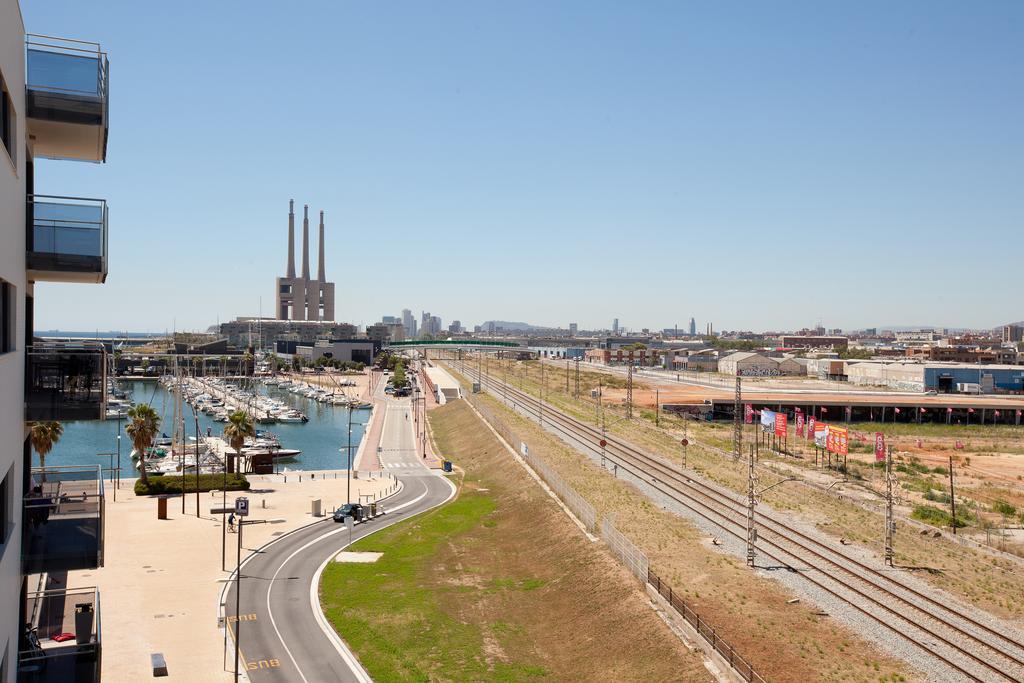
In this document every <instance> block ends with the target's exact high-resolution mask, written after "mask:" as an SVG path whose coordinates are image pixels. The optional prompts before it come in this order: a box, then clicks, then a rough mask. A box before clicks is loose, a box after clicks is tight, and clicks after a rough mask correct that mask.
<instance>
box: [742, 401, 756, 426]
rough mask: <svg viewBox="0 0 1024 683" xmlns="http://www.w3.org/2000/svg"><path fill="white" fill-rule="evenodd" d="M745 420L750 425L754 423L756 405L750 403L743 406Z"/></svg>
mask: <svg viewBox="0 0 1024 683" xmlns="http://www.w3.org/2000/svg"><path fill="white" fill-rule="evenodd" d="M743 421H744V422H746V423H747V424H748V425H749V424H753V423H754V406H752V405H751V404H749V403H747V404H746V405H744V406H743Z"/></svg>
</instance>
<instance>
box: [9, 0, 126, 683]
mask: <svg viewBox="0 0 1024 683" xmlns="http://www.w3.org/2000/svg"><path fill="white" fill-rule="evenodd" d="M109 74H110V71H109V63H108V59H107V54H106V52H104V51H103V49H102V47H101V46H100V45H99V44H98V43H90V42H83V41H79V40H69V39H64V38H55V37H52V36H36V35H26V33H25V25H24V21H23V19H22V16H21V9H20V7H19V6H18V3H17V2H16V1H15V0H4V2H0V232H2V239H3V245H4V248H3V249H2V250H0V439H2V440H3V441H2V443H0V615H3V618H2V620H0V648H2V649H0V683H13V682H14V681H17V680H24V681H80V682H83V683H93V682H95V681H99V680H100V660H101V649H102V642H101V641H102V638H101V633H100V596H99V591H98V589H97V588H95V587H94V586H90V585H89V584H88V580H87V579H83V578H82V575H81V574H78V573H77V572H76V570H86V569H89V570H92V569H97V568H99V567H102V566H103V556H104V547H103V544H104V540H103V539H104V531H103V529H104V513H103V510H104V493H103V476H102V475H101V473H100V466H99V465H98V464H97V465H95V466H81V467H61V466H60V465H59V463H56V462H53V461H51V462H50V463H49V464H48V465H47V467H46V468H45V469H43V468H33V467H32V462H33V461H32V446H31V441H30V439H29V434H30V428H31V425H32V424H33V423H37V422H38V423H46V422H50V421H59V422H65V421H68V420H101V419H103V418H104V416H105V408H106V380H107V355H106V351H105V349H104V347H103V345H102V344H101V343H99V342H87V341H76V342H43V341H41V340H39V339H37V338H36V337H35V334H34V310H35V307H36V297H37V294H39V293H40V292H39V290H37V289H36V283H39V282H63V283H94V284H99V283H102V282H104V281H106V278H107V265H108V264H107V217H108V216H107V203H106V201H105V200H103V199H86V198H73V197H71V196H68V195H74V193H75V187H74V185H66V186H65V185H61V186H60V187H55V190H56V191H58V192H59V194H60V195H62V196H44V195H40V194H36V193H35V188H36V187H38V186H43V185H47V186H55V185H56V181H55V180H54V178H56V179H58V180H59V178H62V177H64V178H67V177H77V176H78V175H81V176H82V177H83V179H84V178H85V176H86V175H93V174H102V173H103V171H102V168H101V167H98V166H97V167H92V168H88V169H80V170H82V173H74V174H70V175H68V174H65V173H59V174H57V175H55V176H54V178H50V179H46V178H42V177H40V176H39V175H38V174H37V173H36V171H37V170H43V169H49V168H52V166H45V167H44V166H41V165H40V166H37V165H36V161H37V160H38V159H41V158H49V159H66V160H73V161H88V162H94V163H102V162H105V161H106V158H107V137H108V121H109V118H108V106H109V95H108V94H109ZM140 235H142V236H141V239H145V235H144V234H143V233H140ZM47 293H49V290H47ZM58 296H59V295H58ZM26 624H27V625H28V626H29V628H32V629H33V631H34V633H35V634H36V635H37V636H38V641H39V642H38V644H36V645H35V646H34V647H33V646H32V645H30V643H29V640H28V639H27V638H26V637H25V636H26V632H25V627H26ZM66 633H70V634H72V635H71V636H70V638H67V637H62V636H61V634H66Z"/></svg>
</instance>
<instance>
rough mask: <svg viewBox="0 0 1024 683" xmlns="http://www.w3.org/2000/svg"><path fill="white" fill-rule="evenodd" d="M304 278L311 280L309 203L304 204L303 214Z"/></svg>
mask: <svg viewBox="0 0 1024 683" xmlns="http://www.w3.org/2000/svg"><path fill="white" fill-rule="evenodd" d="M302 279H303V280H307V281H308V280H309V204H304V205H303V216H302Z"/></svg>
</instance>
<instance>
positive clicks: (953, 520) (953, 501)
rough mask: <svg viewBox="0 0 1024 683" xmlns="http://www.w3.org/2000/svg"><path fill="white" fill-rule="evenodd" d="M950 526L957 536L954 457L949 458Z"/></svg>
mask: <svg viewBox="0 0 1024 683" xmlns="http://www.w3.org/2000/svg"><path fill="white" fill-rule="evenodd" d="M949 515H950V520H949V525H950V526H951V527H953V535H954V536H956V496H955V495H954V494H953V456H952V455H951V456H949Z"/></svg>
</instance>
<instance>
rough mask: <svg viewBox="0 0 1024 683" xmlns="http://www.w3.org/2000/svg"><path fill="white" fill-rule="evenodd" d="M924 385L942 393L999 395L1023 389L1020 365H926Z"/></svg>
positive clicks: (930, 389) (1023, 370) (1023, 381)
mask: <svg viewBox="0 0 1024 683" xmlns="http://www.w3.org/2000/svg"><path fill="white" fill-rule="evenodd" d="M924 387H925V389H926V390H928V391H937V392H939V393H943V394H1001V393H1017V394H1019V393H1022V392H1024V367H1022V366H1020V365H930V364H929V365H928V366H926V367H925V368H924Z"/></svg>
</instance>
